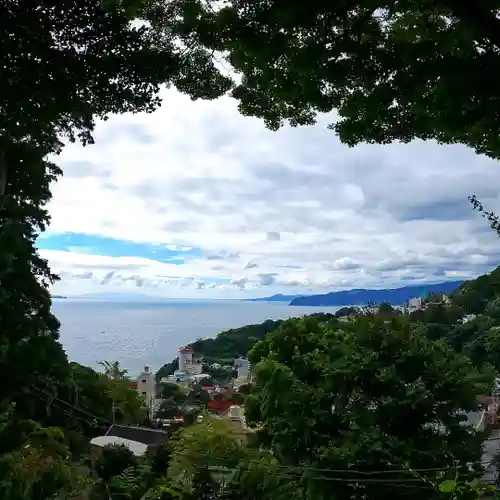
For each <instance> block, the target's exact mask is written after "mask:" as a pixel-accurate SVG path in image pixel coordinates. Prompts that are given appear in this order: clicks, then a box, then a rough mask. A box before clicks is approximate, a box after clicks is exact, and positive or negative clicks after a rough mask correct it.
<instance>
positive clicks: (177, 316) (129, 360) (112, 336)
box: [53, 299, 338, 375]
mask: <svg viewBox="0 0 500 500" xmlns="http://www.w3.org/2000/svg"><path fill="white" fill-rule="evenodd" d="M336 309H338V308H335V307H329V308H328V307H327V308H319V307H290V306H288V305H287V304H283V303H272V302H242V301H236V300H233V301H222V300H216V301H215V300H214V301H208V300H207V301H195V300H168V301H161V302H149V301H137V302H124V301H117V300H100V299H99V300H98V299H55V300H54V303H53V311H54V313H55V314H56V316H57V317H58V318H59V321H60V322H61V337H60V341H61V342H62V344H63V346H64V348H65V350H66V352H67V354H68V357H69V358H70V359H71V360H72V361H77V362H78V363H81V364H84V365H87V366H92V367H97V366H98V365H97V362H98V361H100V360H109V361H120V363H121V364H122V365H123V366H124V367H125V368H127V369H128V371H129V374H130V375H136V374H138V373H139V372H140V371H141V370H142V368H143V366H144V365H145V364H148V365H149V366H151V367H152V369H153V371H156V370H157V369H158V368H159V367H160V366H162V365H163V364H164V363H167V362H169V361H171V360H172V359H174V358H175V357H176V356H177V349H178V348H179V347H181V346H183V345H184V344H188V343H189V342H192V341H194V340H196V339H198V338H200V337H202V338H207V337H215V335H217V333H219V332H220V331H223V330H228V329H230V328H237V327H239V326H244V325H249V324H254V323H261V322H262V321H265V320H266V319H285V318H291V317H298V316H303V315H304V314H310V313H313V312H321V311H324V312H335V310H336Z"/></svg>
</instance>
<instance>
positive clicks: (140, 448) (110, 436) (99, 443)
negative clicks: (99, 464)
mask: <svg viewBox="0 0 500 500" xmlns="http://www.w3.org/2000/svg"><path fill="white" fill-rule="evenodd" d="M167 440H168V432H166V431H164V430H161V429H151V428H149V427H139V426H134V425H116V424H113V425H112V426H111V427H110V428H109V429H108V431H107V432H106V434H105V435H104V436H97V437H95V438H93V439H92V440H91V441H90V445H91V452H92V460H93V461H95V460H96V459H98V458H99V457H100V454H101V452H102V448H103V447H105V446H109V445H116V446H120V445H122V446H126V447H127V448H128V449H129V450H130V451H131V452H132V453H133V454H134V455H136V456H144V455H146V454H149V453H154V452H155V451H156V450H157V449H158V448H160V447H161V446H163V445H164V444H165V443H166V442H167Z"/></svg>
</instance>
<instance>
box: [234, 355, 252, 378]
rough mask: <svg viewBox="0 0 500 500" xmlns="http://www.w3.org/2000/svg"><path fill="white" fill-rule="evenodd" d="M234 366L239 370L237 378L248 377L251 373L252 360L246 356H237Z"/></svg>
mask: <svg viewBox="0 0 500 500" xmlns="http://www.w3.org/2000/svg"><path fill="white" fill-rule="evenodd" d="M234 367H235V368H236V371H237V372H238V375H237V378H244V377H248V376H249V374H250V362H249V361H248V359H246V358H236V359H235V360H234Z"/></svg>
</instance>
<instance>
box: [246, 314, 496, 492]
mask: <svg viewBox="0 0 500 500" xmlns="http://www.w3.org/2000/svg"><path fill="white" fill-rule="evenodd" d="M249 359H250V362H251V363H252V365H253V366H254V372H255V379H254V382H253V384H252V392H251V394H250V395H249V396H247V400H246V404H245V409H246V416H247V421H248V422H249V424H250V425H252V424H253V425H259V426H261V427H262V430H261V433H262V435H263V445H265V446H267V447H268V448H269V449H270V450H273V453H274V454H275V456H276V458H277V459H278V460H279V463H280V464H283V465H286V466H289V467H291V468H292V470H293V468H296V469H297V471H299V472H298V473H299V474H300V475H301V477H302V478H303V481H304V483H303V484H304V487H305V488H306V489H305V492H306V493H307V498H327V497H328V498H332V497H334V498H336V497H339V498H368V499H370V498H373V499H375V498H377V499H378V498H384V497H387V496H390V497H391V498H394V499H395V498H407V497H408V496H412V495H414V491H412V489H411V488H405V486H407V485H408V484H410V483H411V481H410V482H408V480H409V479H412V481H414V480H416V481H417V484H419V485H420V486H421V487H422V486H423V485H424V484H425V483H424V482H419V478H418V477H417V476H415V474H413V473H412V472H408V470H409V469H410V468H411V469H413V470H418V469H428V468H429V467H433V468H443V469H448V470H453V469H454V464H455V463H460V464H464V463H469V462H470V463H475V464H477V463H479V462H480V460H481V441H482V439H481V436H480V435H478V434H476V433H475V432H473V431H472V430H471V429H470V428H469V427H467V426H464V425H462V422H463V421H464V420H465V416H464V415H465V413H466V412H468V411H474V410H475V409H476V407H477V403H476V400H475V398H476V395H477V394H481V393H483V392H482V391H485V390H487V387H488V384H489V383H490V382H491V374H490V377H486V376H483V375H480V374H479V373H478V372H476V371H475V370H474V369H473V367H472V365H471V363H470V361H469V360H468V359H467V358H466V357H464V356H462V355H460V354H458V353H456V352H455V351H454V350H453V349H452V348H451V347H450V346H449V345H448V344H447V343H446V342H445V341H432V340H430V339H428V338H427V336H426V335H425V334H421V333H418V332H417V331H415V330H414V328H413V327H412V325H411V324H410V323H408V321H407V319H406V318H405V317H401V316H396V317H390V318H387V317H379V316H371V317H370V316H365V317H358V318H356V319H355V320H354V321H352V322H349V323H344V324H342V326H341V328H331V327H329V326H325V325H324V324H320V323H319V322H318V321H316V320H315V319H313V318H304V319H301V320H289V321H286V322H285V323H283V325H282V326H281V328H280V329H279V330H278V331H276V332H274V333H272V334H270V335H268V336H267V337H266V339H265V340H263V341H262V342H260V343H259V344H257V346H256V347H255V348H254V349H253V350H252V351H251V352H250V355H249ZM311 468H315V469H324V470H326V469H328V470H351V471H357V470H359V471H364V472H367V473H369V472H371V471H391V470H394V471H397V470H400V471H401V470H403V471H406V472H394V473H393V474H390V473H386V475H385V476H384V477H385V478H388V479H392V480H394V482H393V483H391V481H389V480H388V481H387V484H385V483H384V482H377V481H374V480H373V479H374V477H371V476H369V475H368V478H367V477H366V475H365V476H359V475H358V476H356V474H354V472H353V473H352V474H350V475H352V481H349V480H345V478H346V474H344V475H340V476H338V475H337V476H334V475H332V474H329V475H328V476H329V477H330V478H331V477H339V481H338V482H333V481H331V480H324V481H322V480H321V476H320V480H309V481H308V475H309V476H312V475H317V473H316V474H314V469H311ZM479 469H480V467H479V468H476V470H475V471H474V472H470V471H468V470H465V469H457V470H456V471H453V473H455V472H456V473H457V478H459V479H460V480H462V479H464V480H468V479H473V478H474V477H479V475H480V470H479ZM437 474H438V473H427V474H425V478H426V479H427V480H433V479H435V477H436V475H437ZM323 477H324V476H323ZM342 477H344V480H342ZM375 477H377V476H375ZM363 478H364V480H363ZM370 478H371V480H368V479H370ZM398 485H399V486H398ZM438 496H439V492H434V493H433V492H432V491H430V492H426V497H427V498H431V497H432V498H434V497H436V498H437V497H438Z"/></svg>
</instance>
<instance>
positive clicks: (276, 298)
mask: <svg viewBox="0 0 500 500" xmlns="http://www.w3.org/2000/svg"><path fill="white" fill-rule="evenodd" d="M298 297H304V295H283V294H281V293H278V294H276V295H271V296H270V297H259V298H257V299H243V300H244V301H245V302H291V301H292V300H294V299H296V298H298Z"/></svg>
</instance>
